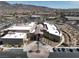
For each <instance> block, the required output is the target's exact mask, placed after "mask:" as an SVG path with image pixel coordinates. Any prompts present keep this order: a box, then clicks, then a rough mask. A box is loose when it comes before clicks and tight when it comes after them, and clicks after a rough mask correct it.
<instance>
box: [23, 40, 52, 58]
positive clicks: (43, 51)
mask: <svg viewBox="0 0 79 59" xmlns="http://www.w3.org/2000/svg"><path fill="white" fill-rule="evenodd" d="M36 42H37V41H34V42H32V43H30V44H29V45H24V47H23V49H24V51H25V52H27V56H28V57H29V58H47V57H48V56H49V53H50V52H53V51H52V47H51V46H49V45H43V44H41V43H39V50H40V53H37V52H36V50H37V44H36ZM30 50H31V51H32V52H29V51H30Z"/></svg>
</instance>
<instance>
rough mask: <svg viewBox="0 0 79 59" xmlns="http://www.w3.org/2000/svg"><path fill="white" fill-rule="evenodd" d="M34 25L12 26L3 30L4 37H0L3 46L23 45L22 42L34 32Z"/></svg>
mask: <svg viewBox="0 0 79 59" xmlns="http://www.w3.org/2000/svg"><path fill="white" fill-rule="evenodd" d="M34 27H35V23H33V22H31V23H30V24H27V23H26V24H18V25H16V24H15V25H13V26H11V27H9V28H7V29H4V30H3V32H4V35H2V36H1V41H2V42H3V44H6V43H8V44H20V45H22V44H23V40H28V39H27V34H28V33H33V32H34Z"/></svg>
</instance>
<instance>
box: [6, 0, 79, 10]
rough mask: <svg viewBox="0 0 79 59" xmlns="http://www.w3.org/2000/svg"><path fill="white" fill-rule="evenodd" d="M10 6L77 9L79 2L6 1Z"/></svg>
mask: <svg viewBox="0 0 79 59" xmlns="http://www.w3.org/2000/svg"><path fill="white" fill-rule="evenodd" d="M7 2H9V3H11V4H16V3H18V4H20V3H21V4H26V5H37V6H45V7H50V8H61V9H64V8H65V9H68V8H79V1H7Z"/></svg>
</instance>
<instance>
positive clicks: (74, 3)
mask: <svg viewBox="0 0 79 59" xmlns="http://www.w3.org/2000/svg"><path fill="white" fill-rule="evenodd" d="M70 4H73V5H79V1H70Z"/></svg>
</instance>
